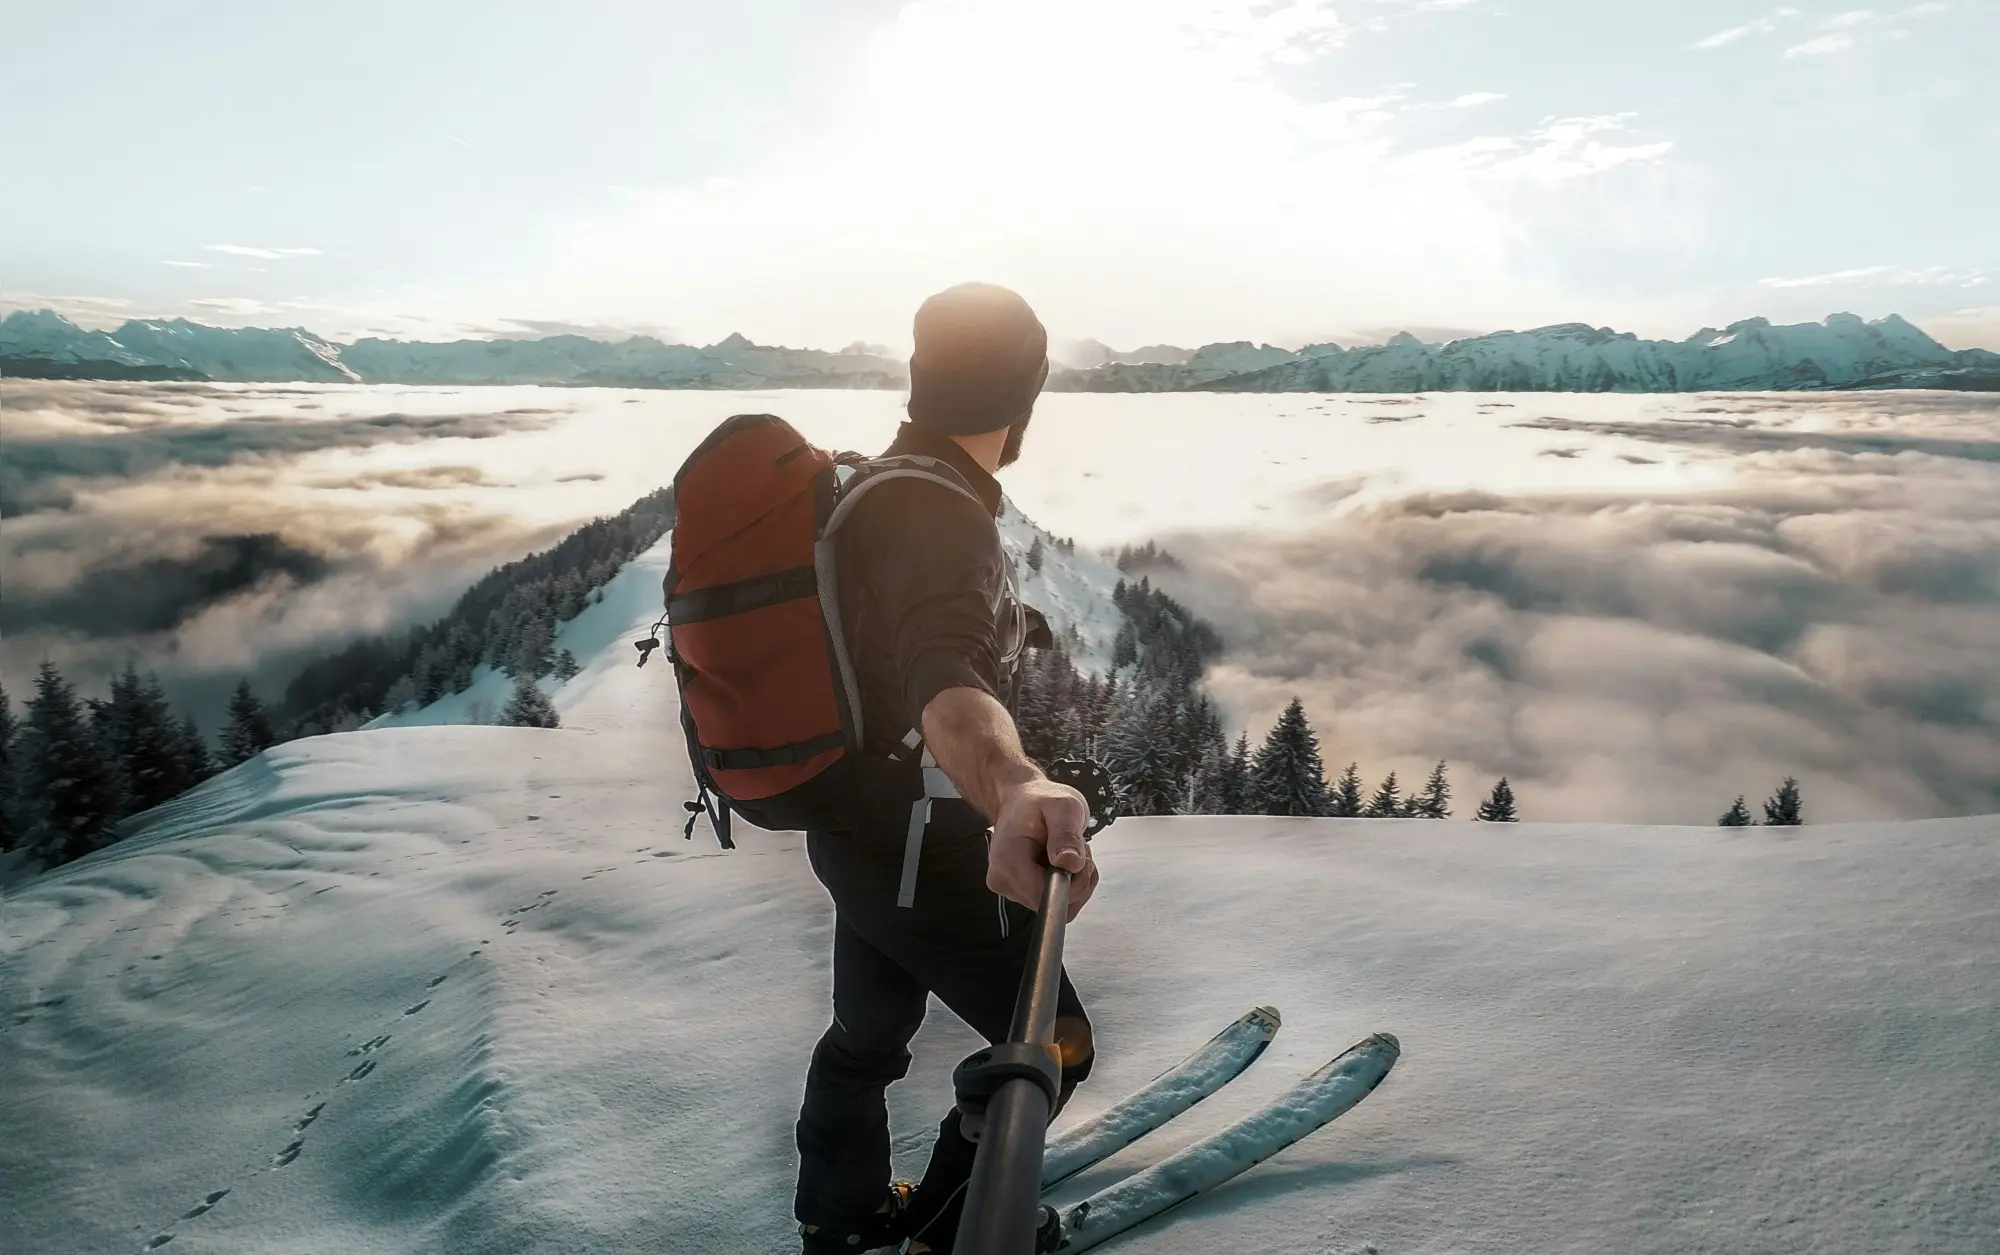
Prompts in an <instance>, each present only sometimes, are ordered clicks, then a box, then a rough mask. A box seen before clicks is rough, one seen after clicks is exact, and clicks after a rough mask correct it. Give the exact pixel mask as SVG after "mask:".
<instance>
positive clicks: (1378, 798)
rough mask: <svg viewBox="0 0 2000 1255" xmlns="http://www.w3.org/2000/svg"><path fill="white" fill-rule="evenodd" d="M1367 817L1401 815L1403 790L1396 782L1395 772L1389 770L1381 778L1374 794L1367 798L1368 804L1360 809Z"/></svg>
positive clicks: (1393, 816) (1394, 817)
mask: <svg viewBox="0 0 2000 1255" xmlns="http://www.w3.org/2000/svg"><path fill="white" fill-rule="evenodd" d="M1361 814H1362V816H1363V817H1364V818H1367V819H1401V818H1402V817H1403V791H1402V788H1401V787H1400V786H1399V785H1397V783H1396V773H1395V772H1393V771H1392V772H1390V773H1389V774H1388V776H1387V777H1386V778H1384V779H1383V781H1382V783H1381V785H1380V787H1378V788H1377V789H1376V790H1375V796H1373V797H1371V798H1369V799H1368V805H1367V806H1365V807H1363V808H1362V809H1361Z"/></svg>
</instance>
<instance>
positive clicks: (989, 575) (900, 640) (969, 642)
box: [855, 480, 1005, 727]
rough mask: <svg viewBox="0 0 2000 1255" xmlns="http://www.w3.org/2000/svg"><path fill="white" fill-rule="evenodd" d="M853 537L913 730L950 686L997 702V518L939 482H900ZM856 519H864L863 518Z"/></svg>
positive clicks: (1001, 578)
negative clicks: (859, 544)
mask: <svg viewBox="0 0 2000 1255" xmlns="http://www.w3.org/2000/svg"><path fill="white" fill-rule="evenodd" d="M876 491H877V493H878V494H879V496H880V500H879V501H876V502H872V503H870V504H871V505H874V506H876V507H877V508H875V509H873V510H863V511H861V512H860V514H859V515H857V518H856V520H855V521H856V522H857V523H862V524H864V526H863V530H862V534H861V535H860V536H859V537H858V538H857V539H859V540H861V541H862V543H863V545H864V546H866V551H867V553H868V560H867V566H868V569H869V573H870V582H871V584H872V585H873V589H872V593H873V596H874V600H875V603H876V605H878V606H879V607H880V608H881V611H882V614H883V618H884V620H885V622H884V626H885V628H886V629H887V636H888V644H889V652H890V655H891V658H892V660H893V662H894V666H895V671H896V679H897V682H898V683H899V684H900V686H901V689H902V696H903V703H904V707H905V713H906V715H907V717H908V720H909V724H910V726H912V727H915V726H917V725H918V724H919V723H920V722H921V720H922V718H923V712H924V708H925V707H926V706H928V705H930V703H931V699H932V698H934V697H936V696H937V695H938V694H939V693H942V692H943V691H944V690H946V689H948V688H975V689H979V690H981V691H983V692H986V693H989V694H992V695H994V696H996V697H997V696H998V695H999V693H1000V689H1001V676H1000V644H999V640H998V632H997V629H996V626H995V623H996V619H997V611H998V609H999V605H1000V599H1001V596H1002V593H1003V591H1004V589H1005V573H1004V571H1003V570H1002V567H1001V563H1002V562H1003V561H1004V560H1005V559H1004V558H1003V556H1002V554H1001V551H1000V545H999V541H998V538H997V537H996V536H995V534H994V530H993V521H992V519H990V518H988V517H987V516H986V513H985V510H984V508H983V507H981V506H980V505H979V504H978V503H976V502H972V501H968V500H966V499H965V498H964V497H961V496H959V495H958V494H957V493H954V492H952V491H950V490H948V489H945V488H940V487H938V486H937V485H935V484H926V483H923V482H921V481H916V480H906V481H901V482H897V483H892V484H883V485H882V486H881V487H880V488H879V489H877V490H876ZM862 516H866V518H865V520H864V518H863V517H862Z"/></svg>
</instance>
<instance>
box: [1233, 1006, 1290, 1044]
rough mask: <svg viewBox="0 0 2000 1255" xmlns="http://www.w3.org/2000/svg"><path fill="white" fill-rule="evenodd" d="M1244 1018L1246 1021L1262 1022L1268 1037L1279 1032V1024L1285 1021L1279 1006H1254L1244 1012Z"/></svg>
mask: <svg viewBox="0 0 2000 1255" xmlns="http://www.w3.org/2000/svg"><path fill="white" fill-rule="evenodd" d="M1243 1019H1244V1021H1245V1022H1246V1023H1257V1024H1262V1025H1263V1026H1264V1036H1266V1037H1269V1036H1270V1035H1271V1034H1273V1033H1275V1032H1277V1031H1278V1026H1279V1025H1281V1024H1283V1023H1284V1022H1285V1017H1284V1016H1282V1015H1279V1014H1278V1008H1276V1007H1272V1006H1263V1007H1252V1008H1250V1010H1248V1011H1246V1012H1244V1014H1243Z"/></svg>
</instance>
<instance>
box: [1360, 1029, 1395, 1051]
mask: <svg viewBox="0 0 2000 1255" xmlns="http://www.w3.org/2000/svg"><path fill="white" fill-rule="evenodd" d="M1360 1044H1361V1045H1363V1046H1379V1047H1381V1048H1382V1049H1384V1050H1386V1051H1388V1052H1389V1053H1390V1054H1391V1055H1392V1056H1400V1055H1401V1054H1402V1053H1403V1043H1402V1042H1400V1041H1397V1040H1396V1035H1395V1034H1394V1033H1387V1032H1384V1033H1370V1034H1368V1036H1367V1037H1365V1038H1363V1039H1362V1041H1361V1043H1360Z"/></svg>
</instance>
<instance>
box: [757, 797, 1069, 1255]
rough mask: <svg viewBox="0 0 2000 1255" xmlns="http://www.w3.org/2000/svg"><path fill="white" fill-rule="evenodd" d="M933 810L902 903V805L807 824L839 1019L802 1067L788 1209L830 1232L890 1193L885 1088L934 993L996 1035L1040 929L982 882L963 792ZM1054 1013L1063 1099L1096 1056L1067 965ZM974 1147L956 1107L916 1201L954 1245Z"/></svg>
mask: <svg viewBox="0 0 2000 1255" xmlns="http://www.w3.org/2000/svg"><path fill="white" fill-rule="evenodd" d="M937 813H938V818H937V819H936V820H934V822H933V823H932V825H931V827H930V830H929V831H928V832H927V833H926V835H925V838H924V843H923V850H922V854H921V856H920V859H919V862H918V867H919V873H918V878H917V888H916V897H915V903H914V905H913V906H911V907H899V906H897V905H896V896H897V890H898V888H899V886H900V883H901V877H902V870H903V845H904V837H905V831H906V830H896V831H891V830H890V828H891V824H890V823H889V820H890V819H891V818H892V817H893V811H891V812H889V813H886V814H884V815H883V816H881V817H879V819H880V822H878V823H871V824H869V825H868V829H867V830H866V831H863V832H827V833H820V832H815V833H811V834H808V836H807V838H806V850H807V853H808V855H809V856H810V858H811V860H812V867H813V872H814V873H815V874H816V875H817V876H818V877H819V879H820V883H821V884H823V885H825V886H826V888H827V891H828V892H829V893H831V894H832V895H833V902H834V912H835V922H834V932H833V1023H832V1025H831V1026H830V1027H828V1029H827V1030H826V1033H825V1035H824V1036H822V1037H821V1038H820V1040H819V1045H818V1046H817V1047H816V1048H815V1049H814V1050H813V1056H812V1066H811V1069H810V1070H809V1071H808V1072H807V1073H806V1089H805V1101H804V1103H803V1104H802V1106H801V1108H800V1110H799V1123H798V1147H799V1161H800V1162H799V1185H798V1193H797V1196H796V1198H795V1201H794V1205H793V1213H794V1215H796V1217H797V1218H798V1219H799V1220H800V1221H802V1222H804V1223H807V1224H816V1225H820V1226H822V1227H824V1228H826V1229H829V1230H832V1231H835V1232H844V1231H848V1230H852V1229H858V1228H860V1227H862V1226H863V1224H864V1223H865V1222H866V1219H867V1217H868V1216H869V1215H870V1214H871V1213H873V1212H874V1211H875V1210H876V1209H877V1208H878V1207H880V1206H881V1204H882V1200H883V1199H884V1198H886V1197H887V1195H888V1188H889V1172H890V1167H889V1109H888V1104H887V1103H886V1102H885V1101H884V1098H883V1091H884V1090H886V1089H887V1088H888V1086H889V1085H890V1084H891V1083H892V1082H894V1081H899V1080H901V1079H902V1078H903V1076H904V1074H905V1073H906V1072H908V1070H909V1067H910V1052H909V1044H910V1039H911V1038H912V1037H913V1036H915V1035H916V1032H917V1029H918V1027H919V1026H920V1025H921V1024H922V1023H923V1020H924V1011H925V1007H926V1003H925V995H926V994H932V993H934V994H936V995H937V996H938V999H939V1001H941V1002H943V1003H944V1005H945V1006H947V1007H949V1008H950V1009H951V1011H952V1012H953V1014H955V1015H957V1016H958V1017H959V1018H960V1019H962V1020H964V1021H965V1022H966V1024H968V1025H970V1026H971V1027H972V1029H973V1030H974V1031H975V1032H977V1033H979V1034H980V1035H981V1036H982V1037H984V1038H986V1040H987V1041H989V1042H994V1041H1003V1040H1005V1039H1006V1036H1007V1031H1008V1028H1009V1027H1010V1023H1009V1022H1010V1021H1011V1019H1012V1017H1013V1013H1014V999H1015V995H1016V992H1017V991H1018V989H1019V987H1020V982H1021V971H1022V969H1023V967H1025V966H1026V964H1027V960H1028V952H1029V947H1030V946H1031V944H1032V942H1033V929H1032V924H1033V919H1034V916H1033V913H1032V912H1030V911H1028V910H1026V909H1024V908H1022V907H1020V906H1017V905H1015V904H1013V903H1011V902H1005V901H1004V900H1003V899H1001V898H999V897H997V896H996V895H995V894H994V893H992V892H991V891H990V890H988V889H987V888H986V843H985V841H984V839H983V838H984V827H983V826H982V825H978V824H977V820H976V818H975V817H972V815H971V812H970V811H969V809H967V808H965V807H963V805H962V804H959V803H939V804H938V812H937ZM903 815H904V823H905V824H907V822H908V812H907V811H904V812H903ZM1057 1016H1058V1018H1057V1041H1058V1044H1059V1045H1060V1047H1061V1052H1062V1059H1063V1078H1062V1097H1063V1098H1064V1099H1067V1098H1068V1096H1069V1093H1070V1091H1071V1090H1072V1089H1073V1088H1075V1086H1076V1085H1077V1084H1078V1083H1079V1082H1081V1081H1082V1080H1083V1078H1084V1077H1085V1076H1086V1075H1088V1074H1089V1072H1090V1064H1091V1059H1092V1048H1091V1038H1090V1021H1089V1019H1088V1018H1087V1017H1086V1016H1085V1015H1084V1012H1083V1004H1082V1002H1081V1001H1080V1000H1079V999H1078V998H1077V994H1076V989H1075V988H1074V987H1073V986H1072V985H1071V984H1070V980H1069V974H1068V973H1067V972H1065V973H1064V974H1063V979H1062V993H1061V998H1060V1000H1059V1002H1058V1004H1057ZM952 1062H954V1063H955V1062H956V1060H953V1061H952ZM975 1149H976V1148H975V1146H974V1144H973V1143H972V1142H969V1141H967V1140H966V1139H965V1138H964V1137H963V1136H962V1135H961V1134H960V1133H959V1128H958V1113H957V1111H956V1110H954V1111H952V1112H951V1113H950V1114H949V1115H947V1116H946V1117H945V1118H944V1120H943V1122H942V1123H941V1124H940V1126H939V1129H938V1140H937V1145H936V1147H935V1149H933V1151H932V1153H931V1160H930V1165H929V1167H928V1168H927V1169H926V1170H925V1172H924V1178H923V1181H922V1182H921V1183H920V1185H919V1187H918V1190H917V1195H916V1199H915V1201H914V1204H913V1208H912V1222H913V1224H914V1225H916V1226H918V1227H920V1228H922V1229H923V1232H922V1233H921V1234H920V1235H919V1236H923V1237H925V1238H926V1240H927V1241H929V1242H930V1244H931V1245H932V1246H934V1247H938V1248H942V1249H949V1247H950V1244H951V1235H952V1234H953V1233H954V1232H955V1231H956V1230H957V1227H958V1213H959V1210H960V1207H961V1205H962V1202H963V1196H964V1187H965V1183H966V1181H967V1180H968V1178H969V1177H970V1176H971V1173H972V1160H973V1154H974V1151H975Z"/></svg>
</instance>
